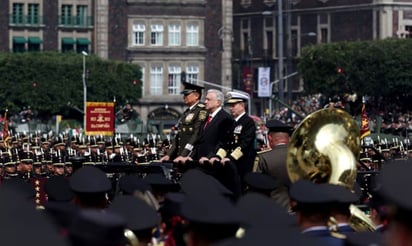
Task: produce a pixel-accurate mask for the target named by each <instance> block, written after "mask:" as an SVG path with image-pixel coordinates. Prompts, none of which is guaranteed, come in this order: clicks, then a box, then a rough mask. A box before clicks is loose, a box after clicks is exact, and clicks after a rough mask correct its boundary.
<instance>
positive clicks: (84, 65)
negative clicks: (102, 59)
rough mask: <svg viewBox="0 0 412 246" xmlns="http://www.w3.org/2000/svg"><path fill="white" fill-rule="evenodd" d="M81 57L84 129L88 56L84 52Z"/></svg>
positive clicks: (84, 124)
mask: <svg viewBox="0 0 412 246" xmlns="http://www.w3.org/2000/svg"><path fill="white" fill-rule="evenodd" d="M82 55H83V74H82V80H83V127H84V129H86V103H87V85H86V57H87V56H88V55H89V54H87V52H86V51H82Z"/></svg>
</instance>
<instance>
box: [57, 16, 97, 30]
mask: <svg viewBox="0 0 412 246" xmlns="http://www.w3.org/2000/svg"><path fill="white" fill-rule="evenodd" d="M59 26H63V27H92V26H93V16H62V15H60V16H59Z"/></svg>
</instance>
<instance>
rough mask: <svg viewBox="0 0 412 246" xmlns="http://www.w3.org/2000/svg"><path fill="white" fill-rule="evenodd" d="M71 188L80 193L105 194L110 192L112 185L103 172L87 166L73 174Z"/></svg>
mask: <svg viewBox="0 0 412 246" xmlns="http://www.w3.org/2000/svg"><path fill="white" fill-rule="evenodd" d="M70 187H71V189H72V190H73V191H74V192H79V193H103V192H107V191H109V190H110V189H111V188H112V185H111V183H110V180H109V179H108V178H107V176H106V173H104V172H103V171H102V170H100V169H98V168H96V167H93V166H85V167H82V168H80V169H78V170H77V171H76V172H74V173H73V175H72V177H71V178H70Z"/></svg>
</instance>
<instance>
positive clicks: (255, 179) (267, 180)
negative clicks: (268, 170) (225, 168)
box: [244, 172, 278, 192]
mask: <svg viewBox="0 0 412 246" xmlns="http://www.w3.org/2000/svg"><path fill="white" fill-rule="evenodd" d="M244 179H245V182H246V184H247V185H248V186H249V188H250V189H252V190H256V191H262V192H268V191H273V190H274V189H276V188H277V187H278V183H277V181H276V180H275V179H274V178H273V177H272V176H269V175H267V174H264V173H254V172H249V173H247V174H246V175H245V177H244Z"/></svg>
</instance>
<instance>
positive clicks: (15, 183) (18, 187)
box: [1, 178, 36, 200]
mask: <svg viewBox="0 0 412 246" xmlns="http://www.w3.org/2000/svg"><path fill="white" fill-rule="evenodd" d="M1 185H2V188H3V187H6V188H9V189H11V190H14V191H18V192H19V193H20V195H22V196H23V198H25V199H27V200H31V199H33V198H34V197H35V196H36V191H35V189H34V186H33V185H31V184H30V183H28V182H26V181H25V180H23V179H20V178H13V179H4V180H3V181H2V184H1Z"/></svg>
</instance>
